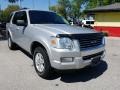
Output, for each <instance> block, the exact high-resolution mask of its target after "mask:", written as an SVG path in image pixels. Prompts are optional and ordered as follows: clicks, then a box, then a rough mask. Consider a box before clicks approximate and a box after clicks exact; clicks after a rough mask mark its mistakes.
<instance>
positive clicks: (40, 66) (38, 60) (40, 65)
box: [35, 53, 45, 72]
mask: <svg viewBox="0 0 120 90" xmlns="http://www.w3.org/2000/svg"><path fill="white" fill-rule="evenodd" d="M35 65H36V68H37V70H38V71H39V72H43V71H44V69H45V64H44V58H43V56H42V54H41V53H36V55H35Z"/></svg>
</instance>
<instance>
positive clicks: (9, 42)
mask: <svg viewBox="0 0 120 90" xmlns="http://www.w3.org/2000/svg"><path fill="white" fill-rule="evenodd" d="M8 47H9V49H10V50H15V49H16V44H15V43H14V42H13V41H12V39H11V37H10V35H9V36H8Z"/></svg>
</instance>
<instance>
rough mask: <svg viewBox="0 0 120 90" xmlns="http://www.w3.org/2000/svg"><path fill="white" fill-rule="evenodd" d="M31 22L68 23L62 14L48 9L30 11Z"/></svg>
mask: <svg viewBox="0 0 120 90" xmlns="http://www.w3.org/2000/svg"><path fill="white" fill-rule="evenodd" d="M29 17H30V23H31V24H68V23H67V21H66V20H65V19H64V18H63V17H61V16H60V15H58V14H56V13H53V12H47V11H35V10H31V11H29Z"/></svg>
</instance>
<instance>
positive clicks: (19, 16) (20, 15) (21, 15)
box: [12, 11, 27, 24]
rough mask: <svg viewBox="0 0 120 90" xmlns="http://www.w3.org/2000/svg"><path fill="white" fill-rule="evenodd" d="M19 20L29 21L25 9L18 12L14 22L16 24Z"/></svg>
mask: <svg viewBox="0 0 120 90" xmlns="http://www.w3.org/2000/svg"><path fill="white" fill-rule="evenodd" d="M17 20H24V21H25V22H26V23H27V15H26V12H25V11H21V12H16V13H15V15H14V18H13V21H12V23H13V24H16V22H17Z"/></svg>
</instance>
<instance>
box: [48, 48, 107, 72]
mask: <svg viewBox="0 0 120 90" xmlns="http://www.w3.org/2000/svg"><path fill="white" fill-rule="evenodd" d="M104 56H105V49H104V47H99V48H95V49H92V50H86V51H81V52H80V51H78V52H76V51H69V50H58V49H53V50H52V58H53V59H52V60H51V61H50V62H51V66H52V67H53V68H55V69H58V70H69V69H81V68H84V67H86V66H89V65H97V64H98V63H100V61H101V60H103V58H104Z"/></svg>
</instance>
